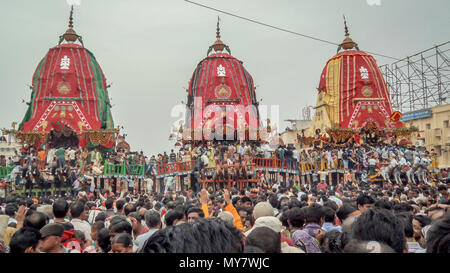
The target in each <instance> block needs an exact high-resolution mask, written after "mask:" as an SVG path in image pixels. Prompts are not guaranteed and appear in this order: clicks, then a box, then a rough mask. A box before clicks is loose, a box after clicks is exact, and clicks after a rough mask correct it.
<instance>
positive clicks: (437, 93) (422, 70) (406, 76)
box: [380, 41, 450, 112]
mask: <svg viewBox="0 0 450 273" xmlns="http://www.w3.org/2000/svg"><path fill="white" fill-rule="evenodd" d="M449 51H450V41H448V42H445V43H443V44H440V45H436V46H434V47H432V48H429V49H427V50H424V51H422V52H419V53H416V54H414V55H412V56H408V57H406V58H404V59H402V60H399V61H396V62H394V63H392V64H386V65H383V66H381V67H380V69H381V71H382V73H383V75H384V78H385V80H386V85H387V87H388V89H389V92H390V94H391V101H392V104H393V105H392V108H393V109H395V110H398V111H400V112H409V111H414V110H419V109H424V108H430V107H433V106H436V105H440V104H445V103H447V100H448V99H449V97H448V96H449V92H450V61H449V58H448V56H447V54H448V52H449Z"/></svg>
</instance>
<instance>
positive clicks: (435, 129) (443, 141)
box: [401, 104, 450, 168]
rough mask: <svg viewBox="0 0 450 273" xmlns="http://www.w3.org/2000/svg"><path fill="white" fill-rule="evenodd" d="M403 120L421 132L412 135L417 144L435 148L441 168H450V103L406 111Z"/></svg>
mask: <svg viewBox="0 0 450 273" xmlns="http://www.w3.org/2000/svg"><path fill="white" fill-rule="evenodd" d="M401 121H403V122H404V123H405V124H406V126H407V127H410V126H415V127H417V128H418V129H419V132H418V133H416V134H413V135H412V137H411V141H412V144H413V145H415V146H425V147H426V148H427V150H428V151H431V150H432V149H434V152H435V153H436V154H437V156H438V161H439V166H438V167H439V168H450V125H449V121H450V104H444V105H438V106H435V107H432V108H429V109H423V110H419V111H413V112H408V113H404V114H403V116H402V118H401Z"/></svg>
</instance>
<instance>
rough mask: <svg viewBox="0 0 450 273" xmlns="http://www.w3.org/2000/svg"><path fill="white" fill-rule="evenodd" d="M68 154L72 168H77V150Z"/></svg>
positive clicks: (71, 150)
mask: <svg viewBox="0 0 450 273" xmlns="http://www.w3.org/2000/svg"><path fill="white" fill-rule="evenodd" d="M67 153H68V155H69V160H70V166H71V167H75V164H76V156H77V152H76V151H75V149H70V150H69V151H68V152H67Z"/></svg>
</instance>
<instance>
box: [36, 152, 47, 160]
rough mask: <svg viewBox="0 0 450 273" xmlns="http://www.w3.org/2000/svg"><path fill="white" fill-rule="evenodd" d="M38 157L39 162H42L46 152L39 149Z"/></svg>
mask: <svg viewBox="0 0 450 273" xmlns="http://www.w3.org/2000/svg"><path fill="white" fill-rule="evenodd" d="M38 157H39V160H40V161H41V162H44V161H45V159H46V158H47V153H46V152H45V151H39V152H38Z"/></svg>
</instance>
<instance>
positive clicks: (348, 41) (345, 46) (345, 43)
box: [338, 15, 358, 51]
mask: <svg viewBox="0 0 450 273" xmlns="http://www.w3.org/2000/svg"><path fill="white" fill-rule="evenodd" d="M344 26H345V39H344V41H343V42H342V44H340V46H339V49H338V51H339V50H340V48H343V49H344V50H349V49H353V48H354V47H355V46H356V49H358V45H357V44H356V43H355V42H354V41H353V40H352V38H350V34H349V33H348V26H347V19H346V18H345V15H344Z"/></svg>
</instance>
